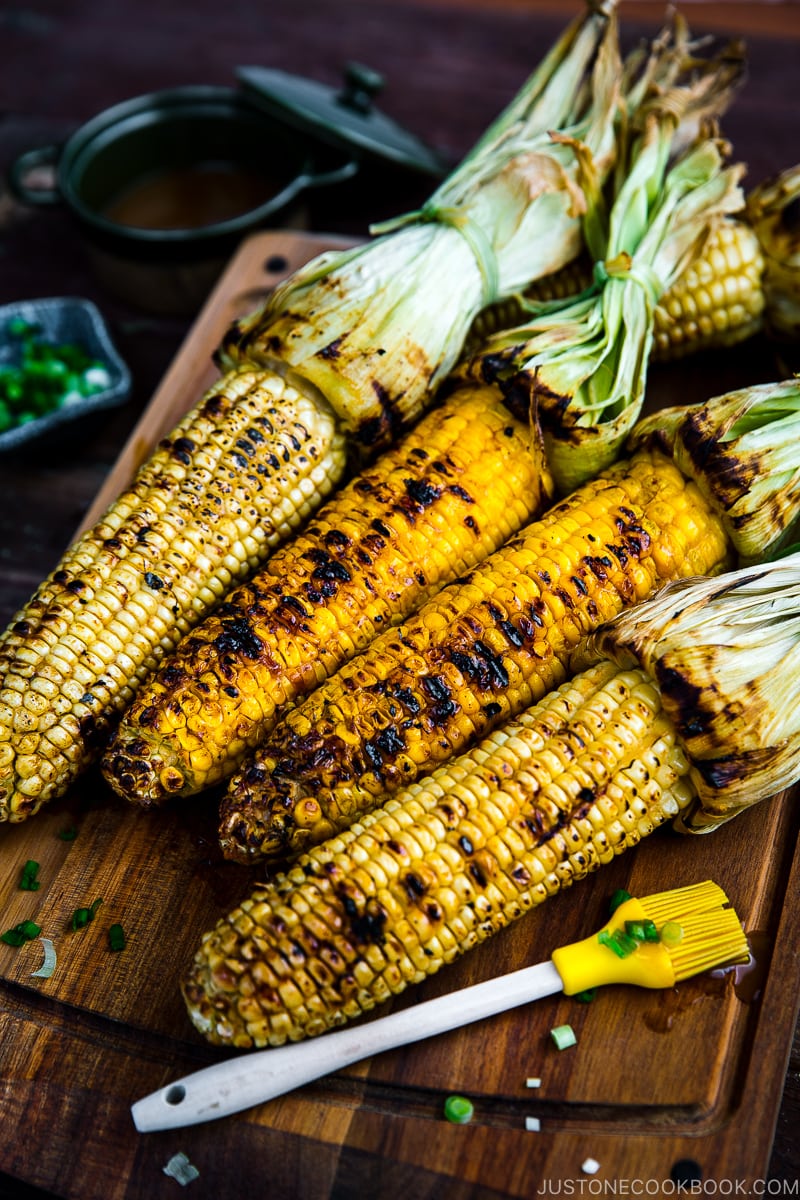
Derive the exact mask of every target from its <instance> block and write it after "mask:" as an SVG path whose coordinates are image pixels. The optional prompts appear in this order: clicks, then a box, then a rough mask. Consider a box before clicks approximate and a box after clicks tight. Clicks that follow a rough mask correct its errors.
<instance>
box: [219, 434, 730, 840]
mask: <svg viewBox="0 0 800 1200" xmlns="http://www.w3.org/2000/svg"><path fill="white" fill-rule="evenodd" d="M652 506H657V511H658V512H659V513H660V514H661V519H660V520H659V521H658V522H656V521H654V520H653V518H652V514H651V507H652ZM554 546H555V547H556V550H555V551H554V550H553V547H554ZM543 550H544V551H545V552H544V553H543ZM728 563H729V551H728V543H727V539H726V536H725V533H724V530H723V526H722V522H721V519H720V518H719V517H718V516H717V515H716V514H715V512H714V511H713V509H712V507H711V506H710V504H709V503H708V502H707V501H706V500H705V499H704V498H703V496H702V495H701V493H700V491H699V489H698V488H697V487H696V485H695V484H693V483H690V482H687V481H686V479H685V478H684V477H683V475H682V474H681V473H680V472H679V471H678V469H677V468H676V467H675V466H674V465H673V464H672V463H671V462H670V461H669V460H668V459H666V458H665V457H664V456H663V455H661V454H660V453H659V452H658V451H652V452H650V451H646V452H643V453H639V454H637V455H635V456H634V458H633V459H631V460H630V461H629V462H624V463H619V464H617V465H616V466H614V467H612V468H611V469H609V470H608V471H606V472H604V473H603V475H602V476H600V477H599V478H598V479H596V480H594V481H593V482H592V483H590V484H586V485H584V486H583V487H582V488H580V489H578V491H576V492H575V493H573V495H572V496H570V497H569V498H568V499H566V500H564V501H562V502H561V503H560V504H558V505H556V506H555V507H554V508H552V509H550V511H549V512H548V513H546V514H545V515H544V516H543V517H542V518H540V519H539V520H538V521H535V522H533V523H532V524H531V525H528V526H527V527H526V528H525V529H524V530H522V532H521V533H519V534H517V535H516V536H515V537H512V538H511V540H510V541H508V542H507V543H506V544H505V545H504V546H503V547H502V548H501V549H500V550H498V551H497V552H496V553H495V554H493V555H491V556H490V557H489V558H488V559H487V560H486V561H485V562H484V563H483V564H481V565H480V566H479V567H477V568H475V569H474V570H472V571H471V572H469V574H468V575H467V576H466V577H465V578H464V580H462V581H458V582H457V583H455V584H453V585H451V586H449V587H447V588H445V589H444V590H443V591H442V592H440V593H439V595H438V596H436V597H434V598H433V599H432V600H431V601H429V602H428V603H427V604H425V605H423V607H422V608H421V609H419V611H418V612H417V613H416V614H415V616H413V617H412V618H410V619H409V620H408V621H406V622H405V623H404V624H403V625H401V626H400V627H399V628H398V629H397V630H390V631H388V632H387V633H384V634H382V635H381V636H380V637H378V638H376V639H375V641H374V642H373V643H372V644H371V646H370V647H369V649H368V650H367V651H366V652H364V653H363V654H361V655H360V656H358V657H357V658H355V659H353V660H352V661H351V662H350V663H349V664H346V665H345V666H344V667H342V668H341V669H340V671H339V672H338V673H337V674H336V675H334V676H333V677H332V678H331V679H329V680H328V681H327V682H326V683H324V684H322V685H321V687H319V688H317V690H316V691H315V692H313V693H312V694H311V695H310V696H309V697H308V698H307V699H306V700H305V701H303V702H301V703H299V704H298V705H297V706H296V707H295V708H293V709H291V710H289V711H288V712H287V713H286V714H285V715H284V716H283V718H282V719H281V721H280V722H279V723H278V724H277V725H276V727H275V729H274V730H273V732H272V734H270V735H269V736H268V737H267V738H265V740H264V741H263V742H262V743H261V744H260V746H259V747H258V748H257V750H256V751H255V753H254V754H253V755H252V756H251V757H250V758H249V759H248V760H247V762H246V765H245V766H244V767H243V768H242V769H241V770H240V771H239V772H238V773H237V774H236V775H235V776H234V778H233V779H232V780H231V783H230V785H229V790H228V793H227V795H226V796H225V798H224V799H223V802H222V811H221V826H220V835H221V842H222V845H223V849H224V852H225V854H226V855H227V856H228V857H231V858H238V859H240V860H242V861H247V860H250V859H254V858H258V857H260V856H283V855H285V854H287V853H289V854H292V853H296V852H298V851H299V850H302V849H304V848H305V847H307V846H308V845H310V844H312V843H314V842H316V841H319V840H321V839H322V838H324V837H328V836H330V835H331V833H332V831H334V830H337V829H342V828H345V827H346V826H347V825H348V824H350V822H351V821H353V820H355V819H356V818H359V817H360V816H361V815H362V814H363V813H364V812H365V811H368V810H369V809H370V808H372V807H374V806H375V804H376V803H377V802H378V800H379V798H380V797H384V796H385V794H386V793H389V792H392V791H395V790H397V788H399V787H402V786H403V785H405V784H407V783H408V782H410V781H411V780H412V779H414V778H416V777H417V776H418V775H419V774H424V773H425V772H426V771H430V770H431V769H432V768H433V767H434V766H435V765H436V764H437V763H438V762H441V761H443V760H444V759H446V758H449V757H451V756H453V755H454V754H456V753H458V752H460V751H461V750H463V749H464V748H465V747H466V746H467V745H468V744H470V743H471V742H474V741H476V740H477V739H478V738H480V737H482V736H484V735H485V734H486V733H487V732H488V731H489V730H490V729H492V728H495V727H496V726H498V725H499V724H500V723H501V722H503V721H504V720H506V719H508V717H510V716H512V715H514V714H516V713H518V712H520V711H521V710H522V709H524V708H526V707H527V706H528V705H530V704H532V703H534V702H536V701H538V700H540V699H541V698H542V697H543V696H544V695H546V693H547V692H548V691H549V690H550V689H551V688H553V687H555V686H557V685H558V684H560V683H561V682H562V681H563V679H564V678H565V676H566V674H567V667H568V663H569V659H570V656H571V654H572V652H573V651H574V649H575V647H576V646H577V645H578V644H579V643H581V642H582V640H583V639H584V638H585V637H586V635H587V634H588V633H589V632H590V631H591V630H593V629H595V628H597V626H599V625H600V624H601V623H602V622H604V621H606V620H608V619H609V618H610V617H612V616H614V615H615V614H616V613H618V612H620V611H621V610H622V609H623V608H625V607H627V606H630V605H632V604H634V603H635V602H636V601H637V600H638V599H640V598H641V596H642V593H643V592H644V591H645V584H647V587H649V591H650V592H652V591H654V590H655V589H656V588H657V587H658V586H660V584H662V583H664V582H665V581H666V580H668V579H673V578H677V577H680V576H684V575H689V574H696V573H703V574H707V573H710V572H714V571H715V570H719V569H721V568H722V567H724V566H725V565H727V564H728ZM639 569H641V571H642V572H644V575H642V576H639V575H638V571H639ZM442 618H444V621H442Z"/></svg>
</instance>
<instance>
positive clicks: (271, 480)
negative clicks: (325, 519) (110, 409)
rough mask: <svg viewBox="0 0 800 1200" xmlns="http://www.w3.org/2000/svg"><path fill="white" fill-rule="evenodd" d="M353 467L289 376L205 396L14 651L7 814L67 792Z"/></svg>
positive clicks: (62, 575) (11, 641)
mask: <svg viewBox="0 0 800 1200" xmlns="http://www.w3.org/2000/svg"><path fill="white" fill-rule="evenodd" d="M245 446H246V447H247V450H246V451H245V449H244V447H245ZM242 464H244V465H242ZM344 466H345V454H344V442H343V437H342V435H341V434H339V433H338V432H337V431H336V428H335V423H334V420H333V418H332V417H331V416H330V415H329V414H327V413H326V412H320V411H318V409H317V406H316V404H315V403H314V402H313V401H311V400H309V399H307V398H305V397H303V396H301V395H299V394H298V393H297V392H296V391H295V390H294V389H293V388H290V387H289V386H288V385H286V384H285V383H284V382H283V380H281V379H280V378H278V377H277V376H272V375H270V374H268V373H260V374H257V373H253V372H241V373H235V374H231V375H229V376H226V377H225V378H224V379H223V380H221V381H220V382H219V384H217V385H215V387H214V388H212V389H211V391H210V392H209V393H207V395H206V396H205V397H204V398H203V399H202V401H201V402H200V403H199V405H198V406H197V408H196V409H195V410H193V411H192V412H191V413H190V414H189V415H188V416H187V417H186V418H185V419H184V420H183V422H181V424H180V425H179V426H178V428H177V430H176V431H175V433H174V434H173V435H171V436H170V437H168V438H165V439H163V440H162V442H161V443H160V445H159V446H158V448H157V450H156V451H155V453H154V454H153V455H152V457H151V458H150V459H149V460H148V461H147V462H146V463H145V464H144V466H143V467H142V468H141V470H140V471H139V473H138V475H137V477H136V479H135V481H134V483H133V485H132V486H131V488H130V489H129V490H128V491H127V492H125V493H123V495H122V496H121V497H120V498H119V499H118V500H117V501H116V502H115V503H114V505H112V507H111V508H110V509H109V511H108V512H107V513H106V514H105V515H104V516H103V518H102V519H101V520H100V521H99V522H98V523H97V525H95V527H94V528H93V529H92V530H90V531H89V532H88V533H86V534H85V535H83V536H82V537H81V538H80V539H79V540H78V541H77V542H76V543H75V544H74V545H73V546H72V547H71V548H70V549H69V550H68V551H67V553H66V554H65V555H64V557H63V559H62V561H61V563H60V564H59V566H58V567H57V569H56V570H55V571H54V572H53V573H52V575H51V576H50V577H49V578H48V579H47V580H46V581H45V582H44V583H43V584H42V585H41V587H40V588H39V589H38V591H37V592H36V594H35V595H34V597H33V598H32V600H31V601H30V602H29V604H28V605H27V606H26V608H25V609H24V610H23V611H22V612H21V613H20V614H18V616H17V618H16V620H15V621H14V622H13V623H12V625H11V627H10V629H9V630H8V631H7V633H6V634H5V635H4V637H3V638H2V640H1V641H0V819H9V820H21V819H22V818H23V817H25V816H28V815H30V814H31V813H33V812H35V811H36V810H37V809H38V808H39V806H40V805H41V804H42V803H44V802H45V801H46V800H49V799H51V798H53V797H55V796H57V795H59V794H60V793H62V792H63V791H64V790H65V789H66V787H67V786H68V785H69V784H70V783H71V782H72V780H73V779H74V778H75V777H76V776H77V775H78V774H79V772H80V771H81V770H82V769H84V768H85V767H86V766H87V765H88V763H89V762H90V761H91V760H92V759H93V757H94V756H95V753H96V751H97V749H98V747H99V746H100V745H101V744H102V742H103V740H104V738H105V736H106V735H107V732H108V730H109V727H110V725H111V724H112V722H113V720H114V719H115V718H116V715H117V714H118V713H119V711H120V710H121V709H122V708H124V707H125V706H126V705H127V704H128V703H129V702H130V701H131V699H132V697H133V694H134V692H135V691H136V689H137V688H138V686H139V684H140V682H141V681H142V679H143V678H144V677H145V676H146V675H147V674H148V673H149V672H150V671H151V670H153V669H154V668H155V667H156V666H157V664H158V662H159V661H160V660H161V659H162V658H163V656H164V654H165V653H166V652H167V651H168V650H169V649H171V648H172V647H173V646H174V645H176V644H177V641H178V640H179V638H180V636H181V635H183V634H185V633H186V632H187V631H188V630H189V629H190V628H191V627H192V626H193V625H194V624H195V623H196V622H197V621H198V620H199V619H200V618H201V617H203V616H204V615H205V614H206V613H207V612H208V611H209V609H210V608H211V607H212V606H213V605H215V604H216V603H217V602H218V601H219V600H220V599H221V597H222V596H223V594H224V593H225V591H226V590H227V589H228V588H229V587H230V586H231V584H232V583H233V582H234V581H236V580H238V579H239V578H241V577H243V576H244V575H245V574H246V573H247V572H248V571H250V570H252V569H253V568H254V567H255V566H256V565H257V564H258V563H259V562H260V561H261V560H263V558H264V556H265V554H266V552H267V550H268V549H269V548H270V547H272V546H274V545H277V544H278V543H279V542H280V541H281V540H283V539H285V537H286V536H287V535H288V533H289V532H290V530H291V529H292V528H294V527H295V526H296V525H298V524H299V523H300V522H301V521H302V520H303V519H304V517H305V516H307V515H308V513H309V512H310V511H311V510H312V509H313V508H314V507H316V505H317V504H318V503H319V502H320V500H321V499H322V498H323V497H324V496H325V495H326V494H327V493H328V492H330V490H331V489H332V487H333V486H334V485H335V484H336V482H337V481H338V478H339V476H340V475H341V474H342V472H343V471H344Z"/></svg>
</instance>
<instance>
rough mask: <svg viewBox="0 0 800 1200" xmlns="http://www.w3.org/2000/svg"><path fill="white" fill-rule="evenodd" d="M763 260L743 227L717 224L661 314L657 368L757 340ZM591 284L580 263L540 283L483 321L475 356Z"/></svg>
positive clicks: (475, 333)
mask: <svg viewBox="0 0 800 1200" xmlns="http://www.w3.org/2000/svg"><path fill="white" fill-rule="evenodd" d="M763 275H764V254H763V252H762V249H761V245H760V243H759V240H758V237H757V236H756V234H755V232H754V231H753V229H751V227H750V226H749V225H747V224H746V223H745V222H744V221H741V220H736V219H734V218H730V219H728V220H725V221H719V222H717V223H716V224H715V226H714V228H713V230H712V231H711V233H710V234H709V237H708V240H707V241H706V242H705V244H704V246H703V249H702V251H701V252H700V254H699V255H698V256H697V258H696V259H695V260H694V262H692V263H691V264H690V265H689V266H688V267H687V268H686V270H685V271H684V272H683V274H682V275H681V277H680V278H679V279H678V281H677V282H676V283H674V284H673V286H672V287H671V288H670V289H669V290H668V291H667V292H665V293H664V295H663V296H662V297H661V299H660V300H659V302H658V304H657V305H656V309H655V325H654V341H653V349H652V351H651V354H650V357H651V361H654V362H657V361H661V362H664V361H673V360H674V359H678V358H682V357H684V355H687V354H694V353H698V352H700V351H702V350H711V349H715V348H718V347H723V346H734V345H736V344H737V342H742V341H745V339H747V338H749V337H753V336H754V335H755V334H756V333H758V332H759V330H760V329H761V328H762V326H763V323H764V310H765V303H766V298H765V293H764V286H763ZM591 282H592V269H591V264H590V263H589V262H588V261H587V259H586V258H585V257H583V256H581V257H580V258H578V259H575V261H574V262H572V263H570V264H569V265H568V266H566V267H564V268H562V270H561V271H558V272H557V273H556V274H555V275H552V276H550V277H549V278H547V279H541V280H539V281H538V282H537V283H535V284H534V285H533V286H532V287H531V288H529V289H527V290H526V291H525V293H524V295H523V296H521V297H519V298H515V297H511V298H510V299H509V300H507V301H505V302H504V303H502V304H497V305H494V306H493V307H492V308H490V309H484V311H483V312H481V313H479V314H478V317H477V318H476V320H475V322H474V324H473V327H472V330H471V333H470V341H469V346H468V349H469V351H470V352H472V353H477V352H479V350H480V346H481V344H482V343H483V342H484V341H485V340H486V339H487V338H488V337H489V336H490V335H491V334H493V333H496V332H498V331H499V330H501V329H504V328H505V329H508V328H510V327H511V326H513V325H518V324H520V323H521V322H522V321H524V319H525V315H526V311H527V312H528V313H529V312H530V311H531V307H530V305H531V302H533V304H542V303H549V302H550V301H552V300H565V299H567V298H568V297H570V296H576V295H578V293H580V292H582V291H584V290H585V289H586V288H587V287H589V286H590V284H591Z"/></svg>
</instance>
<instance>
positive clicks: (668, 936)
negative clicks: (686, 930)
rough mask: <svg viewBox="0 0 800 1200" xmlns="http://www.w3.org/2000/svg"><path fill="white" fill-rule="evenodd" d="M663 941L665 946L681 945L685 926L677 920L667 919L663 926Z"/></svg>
mask: <svg viewBox="0 0 800 1200" xmlns="http://www.w3.org/2000/svg"><path fill="white" fill-rule="evenodd" d="M661 941H662V942H663V943H664V945H665V946H679V945H680V944H681V942H682V941H683V926H682V925H679V924H678V922H677V921H667V922H666V924H665V925H662V926H661Z"/></svg>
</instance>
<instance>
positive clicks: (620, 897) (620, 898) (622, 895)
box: [608, 888, 631, 917]
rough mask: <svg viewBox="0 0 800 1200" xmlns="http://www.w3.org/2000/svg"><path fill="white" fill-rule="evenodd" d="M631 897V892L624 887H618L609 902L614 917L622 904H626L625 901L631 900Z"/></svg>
mask: <svg viewBox="0 0 800 1200" xmlns="http://www.w3.org/2000/svg"><path fill="white" fill-rule="evenodd" d="M630 898H631V894H630V892H626V891H625V889H624V888H617V890H616V891H615V892H614V895H613V896H612V897H611V899H610V900H609V902H608V911H609V913H610V915H611V916H612V917H613V915H614V913H615V912H616V911H617V909H618V908H619V906H620V904H624V903H625V901H626V900H630Z"/></svg>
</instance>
